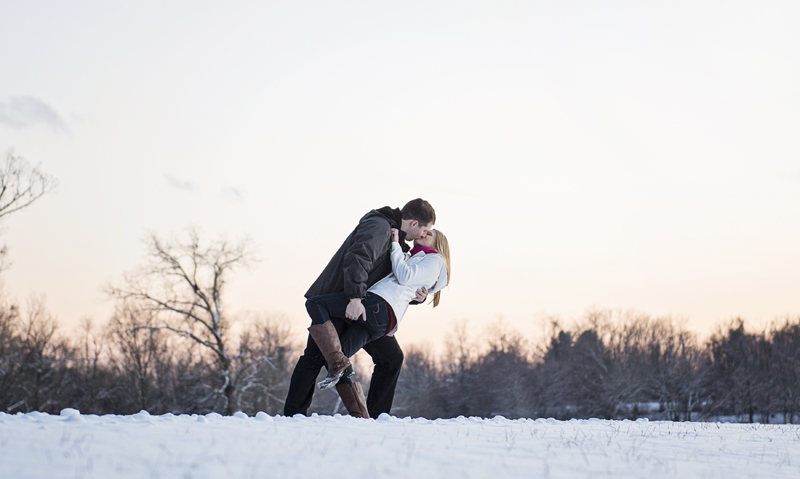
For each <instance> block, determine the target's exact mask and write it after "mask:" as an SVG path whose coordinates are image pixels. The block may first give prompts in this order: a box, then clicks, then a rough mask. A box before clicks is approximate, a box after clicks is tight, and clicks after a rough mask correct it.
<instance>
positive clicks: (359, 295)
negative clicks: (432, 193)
mask: <svg viewBox="0 0 800 479" xmlns="http://www.w3.org/2000/svg"><path fill="white" fill-rule="evenodd" d="M435 222H436V212H435V211H434V210H433V207H432V206H431V205H430V203H428V202H427V201H425V200H423V199H420V198H417V199H415V200H411V201H409V202H408V203H407V204H406V205H405V206H404V207H403V209H402V210H401V209H398V208H394V209H393V208H390V207H388V206H385V207H383V208H380V209H377V210H372V211H370V212H369V213H367V214H366V215H364V217H362V218H361V220H360V221H359V223H358V225H357V226H356V228H355V229H354V230H353V232H352V233H350V235H349V236H348V237H347V239H345V240H344V243H343V244H342V246H341V247H340V248H339V250H338V251H337V252H336V254H334V255H333V258H331V260H330V262H329V263H328V265H327V266H326V267H325V269H324V270H323V271H322V274H320V275H319V277H318V278H317V280H316V281H314V284H312V285H311V288H309V290H308V291H307V292H306V294H305V297H306V298H310V297H312V296H318V295H321V294H331V293H340V292H342V291H344V292H345V293H347V297H348V299H349V300H350V302H349V304H348V305H347V310H346V313H345V315H346V316H347V318H348V319H350V320H359V319H362V318H363V319H366V311H365V310H364V305H363V304H362V303H361V300H362V299H363V298H364V297H366V294H367V289H369V288H370V287H371V286H372V285H374V284H375V283H377V282H378V281H379V280H381V279H382V278H384V277H385V276H388V275H389V274H390V273H391V272H392V262H391V258H390V252H391V249H392V248H391V246H392V228H396V229H399V230H400V244H401V245H402V247H403V251H407V250H408V245H407V244H406V243H405V241H412V240H415V239H418V238H421V237H422V236H425V235H426V234H428V232H430V230H431V229H432V228H433V225H434V223H435ZM425 294H427V293H426V292H425V291H419V292H418V296H417V297H418V299H424V297H425ZM342 326H344V325H343V324H342V323H339V324H338V325H337V327H338V328H341V327H342ZM364 351H366V352H367V353H368V354H369V355H370V356H372V362H373V363H374V364H375V368H374V369H373V372H372V380H371V381H370V387H369V394H368V396H367V401H366V409H367V410H368V411H369V415H370V416H371V417H373V418H377V417H378V416H379V415H380V414H381V413H384V412H385V413H389V411H390V410H391V408H392V401H393V399H394V390H395V388H396V387H397V378H398V377H399V376H400V368H401V367H402V365H403V351H402V350H401V349H400V345H399V344H398V343H397V340H396V339H395V338H394V337H393V336H384V337H382V338H380V339H377V340H375V341H372V342H370V343H369V344H367V345H366V346H364ZM324 365H325V360H324V358H323V356H322V353H321V352H320V350H319V348H318V347H317V345H316V343H314V340H313V339H312V338H311V336H309V337H308V342H307V344H306V349H305V351H304V352H303V355H302V356H300V358H299V359H298V360H297V365H296V366H295V368H294V372H293V373H292V379H291V383H290V384H289V393H288V394H287V396H286V403H285V405H284V414H285V415H286V416H293V415H295V414H298V413H299V414H305V415H308V407H309V406H310V405H311V399H312V397H313V395H314V387H315V383H316V379H317V376H318V375H319V372H320V370H321V368H322V366H324ZM345 376H348V374H345ZM336 389H337V390H338V391H339V393H340V395H341V396H342V401H343V403H344V405H345V407H346V408H347V410H348V412H350V413H351V414H354V411H357V410H358V408H359V405H358V404H355V402H356V401H357V399H358V398H357V397H356V396H357V395H358V393H359V392H360V385H358V383H355V384H354V383H353V381H352V380H351V379H350V378H348V377H343V378H342V379H341V380H340V381H339V383H338V384H337V385H336ZM360 394H361V397H363V392H360ZM361 401H363V399H361ZM354 415H358V414H354Z"/></svg>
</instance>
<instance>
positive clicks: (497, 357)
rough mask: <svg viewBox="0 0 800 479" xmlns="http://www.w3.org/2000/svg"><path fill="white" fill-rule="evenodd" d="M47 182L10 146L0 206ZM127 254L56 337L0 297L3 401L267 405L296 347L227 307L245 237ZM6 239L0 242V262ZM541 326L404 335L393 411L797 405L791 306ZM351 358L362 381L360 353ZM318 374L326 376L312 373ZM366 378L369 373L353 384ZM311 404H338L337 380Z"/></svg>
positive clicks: (156, 242) (272, 408) (690, 412)
mask: <svg viewBox="0 0 800 479" xmlns="http://www.w3.org/2000/svg"><path fill="white" fill-rule="evenodd" d="M55 186H56V181H55V179H53V178H51V177H50V176H48V175H47V174H45V173H44V172H42V171H41V170H40V169H39V167H33V166H31V165H30V164H28V163H27V162H26V161H25V160H24V159H22V158H20V157H18V156H16V155H15V154H14V153H13V151H11V150H9V152H8V153H7V155H6V159H5V163H4V164H3V165H2V166H0V220H2V219H3V218H4V217H5V216H6V215H8V214H12V213H16V212H18V211H20V210H22V209H24V208H27V207H28V206H30V205H31V204H32V203H33V202H35V201H37V200H38V199H39V198H41V197H42V196H43V195H45V194H46V193H49V192H50V191H52V190H53V188H55ZM146 244H147V247H148V250H147V254H146V256H145V258H144V261H143V262H142V264H141V265H140V267H139V268H137V269H136V270H133V271H129V272H127V273H126V274H124V275H123V277H122V279H121V280H120V281H118V282H116V283H114V284H109V285H107V286H106V288H105V291H106V294H107V297H108V299H109V300H111V301H113V302H114V305H115V312H114V314H113V315H112V317H111V318H110V319H109V320H108V321H107V322H106V323H105V324H104V325H102V326H101V327H95V326H94V325H93V324H92V323H91V322H90V321H84V323H83V325H82V327H81V329H80V332H79V334H72V335H65V334H62V333H61V332H60V331H59V329H58V324H57V321H56V318H55V316H54V315H53V314H52V313H51V312H49V311H48V310H47V308H46V307H45V303H44V300H43V299H42V298H36V297H34V298H32V299H31V300H29V301H28V303H27V304H26V305H24V306H20V305H18V304H17V303H15V302H14V301H12V300H10V299H9V298H3V297H2V296H0V411H4V412H7V413H15V412H30V411H43V412H49V413H58V412H59V411H60V410H61V409H64V408H68V407H69V408H75V409H78V410H80V411H81V412H83V413H87V414H130V413H135V412H138V411H141V410H147V411H149V412H150V413H153V414H163V413H168V412H169V413H176V414H179V413H187V414H191V413H208V412H220V413H223V414H233V413H234V412H235V411H243V412H246V413H248V414H251V415H252V414H255V413H256V412H258V411H265V412H267V413H269V414H278V413H280V412H281V411H282V409H283V399H284V398H285V397H286V392H287V390H288V384H289V379H290V376H291V372H292V368H293V366H294V363H295V361H296V358H297V356H298V355H299V354H300V346H299V345H298V344H296V343H295V341H294V339H293V338H294V336H293V334H292V333H291V330H290V328H289V326H288V321H286V320H285V319H281V318H279V317H274V316H266V315H250V316H249V317H246V318H242V317H237V316H232V315H231V314H230V313H229V308H228V307H227V305H226V303H225V297H226V292H227V286H228V282H229V280H230V278H231V276H232V275H233V274H234V273H235V272H236V271H237V270H239V269H241V268H244V267H247V266H248V265H249V264H251V263H252V262H253V261H254V254H253V250H252V248H251V246H250V243H249V242H248V241H239V242H230V241H227V240H225V239H219V240H216V241H205V240H203V239H202V238H201V235H200V234H199V233H198V232H197V231H196V230H190V231H189V233H188V235H187V236H186V237H184V238H170V239H164V238H160V237H158V236H157V235H151V236H150V237H149V238H148V239H147V241H146ZM6 258H7V248H5V246H2V247H0V272H2V268H3V265H4V264H5V263H4V261H5V259H6ZM544 338H545V339H543V340H538V341H536V340H529V339H526V338H524V337H523V335H521V334H520V333H519V332H518V331H514V330H512V329H510V328H508V327H507V325H505V324H504V323H502V322H497V323H494V324H493V325H492V326H491V327H489V328H488V329H487V330H485V331H483V332H482V335H481V339H480V340H479V339H476V338H475V334H474V333H473V331H472V329H471V328H469V327H468V324H467V323H465V322H461V323H456V324H454V326H453V328H452V330H451V334H450V335H449V336H448V338H447V344H446V348H445V354H444V355H442V356H441V357H437V356H436V355H434V354H433V353H432V351H431V349H430V348H426V347H422V346H413V345H411V346H408V347H406V348H405V350H406V351H405V362H404V366H403V371H402V373H401V376H400V380H399V382H398V387H397V391H396V396H395V401H394V407H393V410H392V411H393V413H394V414H397V415H401V416H417V417H427V418H440V417H442V418H446V417H455V416H459V415H464V416H483V417H490V416H496V415H502V416H505V417H509V418H517V417H531V418H534V417H554V418H559V419H569V418H590V417H597V418H607V419H621V418H631V419H633V418H639V417H648V418H653V419H667V420H675V421H681V420H689V421H691V420H714V419H721V418H722V419H726V420H733V421H743V422H744V421H746V422H754V421H761V422H790V423H794V422H795V421H796V420H797V419H798V417H800V318H794V319H792V318H786V319H783V320H780V321H775V322H772V323H771V324H769V325H768V326H766V327H765V328H762V329H760V330H749V329H746V328H745V325H744V321H743V320H741V319H736V320H733V321H730V322H728V323H726V324H723V325H720V326H718V327H717V329H716V331H715V332H714V333H713V334H712V335H711V336H710V337H709V338H708V339H707V340H705V341H699V340H698V338H697V337H696V335H694V334H692V333H691V332H689V331H688V330H686V328H685V325H684V324H683V323H681V322H680V321H676V320H674V319H673V318H671V317H651V316H649V315H647V314H643V313H637V312H631V311H616V310H596V311H590V312H588V313H587V314H586V315H584V317H582V318H581V319H580V320H579V321H576V322H575V323H574V324H571V325H569V326H564V325H562V324H561V323H560V322H559V321H555V320H554V321H551V323H550V326H549V332H548V334H546V335H544ZM360 366H362V367H361V368H360V369H361V372H362V378H361V379H362V381H363V382H368V381H369V369H370V368H369V367H368V365H364V364H361V365H360ZM321 374H323V375H324V374H325V373H324V372H322V373H321ZM365 386H366V385H365ZM311 411H312V412H318V413H327V414H332V413H336V412H344V411H343V408H342V405H341V402H340V401H339V400H338V396H336V394H335V392H332V391H325V392H323V393H318V394H316V396H315V400H314V403H312V406H311Z"/></svg>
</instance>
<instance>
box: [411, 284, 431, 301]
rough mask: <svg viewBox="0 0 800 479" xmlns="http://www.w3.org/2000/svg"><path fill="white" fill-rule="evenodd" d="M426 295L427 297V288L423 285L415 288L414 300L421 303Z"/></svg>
mask: <svg viewBox="0 0 800 479" xmlns="http://www.w3.org/2000/svg"><path fill="white" fill-rule="evenodd" d="M427 297H428V288H426V287H425V286H423V287H421V288H420V289H418V290H417V296H416V297H415V298H414V301H416V302H418V303H422V302H424V301H425V298H427Z"/></svg>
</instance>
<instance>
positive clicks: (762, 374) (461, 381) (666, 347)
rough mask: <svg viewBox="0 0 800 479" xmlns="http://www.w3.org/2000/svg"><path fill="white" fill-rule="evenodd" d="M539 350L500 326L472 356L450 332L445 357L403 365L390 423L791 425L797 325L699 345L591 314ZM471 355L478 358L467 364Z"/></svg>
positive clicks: (634, 322) (799, 369) (646, 321)
mask: <svg viewBox="0 0 800 479" xmlns="http://www.w3.org/2000/svg"><path fill="white" fill-rule="evenodd" d="M550 329H551V332H550V334H548V335H547V339H546V340H543V341H540V344H531V343H530V342H528V341H526V340H525V339H524V338H523V337H522V336H521V335H520V334H519V333H517V332H514V331H509V330H508V328H506V327H504V326H503V325H502V323H499V324H496V325H495V326H494V327H493V328H492V329H491V330H490V331H487V334H486V339H485V340H484V341H483V343H484V344H482V345H480V344H476V343H474V342H473V340H472V339H471V338H470V337H469V335H468V334H467V332H468V331H469V330H468V328H466V327H465V326H462V327H459V328H455V329H454V331H455V333H454V334H453V336H452V337H451V339H450V341H449V343H448V346H447V353H446V354H445V356H444V358H443V359H442V360H439V361H437V360H435V359H434V358H433V357H431V355H430V354H429V353H428V352H427V351H425V350H424V349H411V350H409V351H408V352H407V353H406V362H405V369H404V371H403V374H402V375H401V378H400V387H399V389H400V394H399V397H400V401H398V403H396V406H397V407H396V411H397V413H398V414H400V415H411V416H424V417H429V418H433V417H454V416H459V415H464V416H494V415H502V416H505V417H509V418H518V417H530V418H535V417H554V418H558V419H570V418H605V419H636V418H640V417H646V418H650V419H656V420H672V421H692V420H694V421H699V420H706V421H708V420H727V421H738V422H772V423H775V422H780V423H795V422H796V421H797V420H798V419H800V318H794V319H791V318H786V319H783V320H780V321H775V322H772V323H771V324H769V325H768V326H766V327H765V328H763V329H760V330H757V331H749V330H747V329H746V328H745V324H744V321H743V320H742V319H735V320H732V321H729V322H727V323H725V324H723V325H720V326H718V327H717V328H716V331H715V332H714V333H713V334H712V335H711V336H710V337H709V338H708V339H707V340H706V341H703V342H700V341H698V339H697V337H696V335H694V334H693V333H691V332H689V331H687V330H686V329H685V327H684V326H683V323H681V322H680V321H676V320H674V319H672V318H670V317H663V318H654V317H651V316H649V315H647V314H643V313H637V312H631V311H616V310H596V311H591V312H589V313H587V314H586V315H585V316H584V317H583V318H582V319H581V320H580V321H578V322H576V323H575V324H574V325H572V326H571V327H569V328H562V327H561V326H560V325H559V324H558V322H553V323H552V324H551V328H550ZM476 351H481V352H480V353H476Z"/></svg>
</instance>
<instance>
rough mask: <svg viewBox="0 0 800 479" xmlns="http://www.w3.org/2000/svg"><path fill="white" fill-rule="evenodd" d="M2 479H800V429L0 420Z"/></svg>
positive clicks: (492, 422)
mask: <svg viewBox="0 0 800 479" xmlns="http://www.w3.org/2000/svg"><path fill="white" fill-rule="evenodd" d="M0 477H2V478H3V479H11V478H47V479H52V478H60V477H68V478H73V477H78V478H80V477H96V478H110V477H148V478H153V477H160V478H250V477H264V478H283V477H286V478H290V477H291V478H295V477H296V478H309V477H320V478H347V479H355V478H361V477H369V478H382V477H410V478H414V479H421V478H443V477H457V478H463V477H475V478H479V477H480V478H484V477H490V478H498V479H499V478H506V477H525V478H533V477H536V478H539V477H541V478H547V477H551V478H584V477H613V478H629V477H642V478H653V477H669V478H693V477H703V478H706V477H718V478H733V477H759V478H784V477H785V478H798V477H800V427H798V426H784V425H780V426H779V425H752V424H747V425H745V424H717V423H672V422H647V421H645V420H639V421H635V422H631V421H600V420H588V421H578V420H572V421H555V420H552V419H548V420H544V419H537V420H526V419H521V420H507V419H504V418H494V419H479V418H457V419H447V420H445V419H438V420H435V421H429V420H426V419H408V418H407V419H400V418H395V417H390V416H387V415H384V416H381V418H379V419H378V420H371V419H370V420H365V419H355V418H351V417H347V416H338V415H337V416H314V417H310V418H305V417H295V418H287V417H271V416H268V415H266V414H264V413H259V414H258V415H257V416H256V417H253V418H250V417H247V416H245V415H244V414H241V413H237V415H236V416H234V417H222V416H220V415H218V414H209V415H207V416H173V415H170V414H167V415H164V416H151V415H149V414H147V413H146V412H141V413H139V414H135V415H133V416H82V415H80V414H79V413H78V412H77V411H74V410H65V411H63V412H62V414H61V416H51V415H47V414H41V413H30V414H16V415H9V414H4V413H0Z"/></svg>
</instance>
